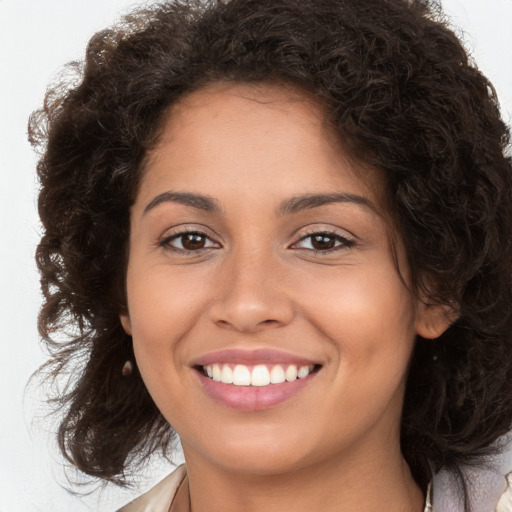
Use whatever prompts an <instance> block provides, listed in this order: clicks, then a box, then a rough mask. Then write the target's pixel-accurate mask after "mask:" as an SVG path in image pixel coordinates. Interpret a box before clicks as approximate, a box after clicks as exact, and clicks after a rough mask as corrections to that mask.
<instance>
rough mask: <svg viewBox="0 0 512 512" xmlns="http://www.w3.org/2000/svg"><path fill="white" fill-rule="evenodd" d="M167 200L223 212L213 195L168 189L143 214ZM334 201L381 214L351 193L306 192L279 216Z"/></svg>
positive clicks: (282, 206) (284, 205)
mask: <svg viewBox="0 0 512 512" xmlns="http://www.w3.org/2000/svg"><path fill="white" fill-rule="evenodd" d="M167 202H171V203H178V204H182V205H184V206H190V207H192V208H195V209H197V210H203V211H206V212H211V213H222V208H221V207H220V205H219V202H218V201H217V200H216V199H214V198H213V197H210V196H205V195H203V194H195V193H192V192H171V191H168V192H163V193H162V194H158V195H157V196H155V197H154V198H153V199H152V200H151V201H150V202H149V203H148V204H147V206H146V207H145V208H144V212H143V215H145V214H146V213H147V212H148V211H150V210H152V209H153V208H156V207H157V206H158V205H160V204H162V203H167ZM333 203H352V204H356V205H359V206H363V207H364V208H367V209H369V210H371V211H372V212H374V213H376V214H377V215H379V216H380V215H381V214H380V212H379V210H378V208H377V207H376V206H375V205H374V204H373V203H372V202H371V201H370V200H369V199H368V198H366V197H364V196H359V195H357V194H349V193H333V194H304V195H300V196H294V197H291V198H290V199H286V200H285V201H283V202H282V203H281V204H280V205H279V207H278V209H277V214H278V215H279V216H283V215H292V214H294V213H298V212H300V211H303V210H310V209H313V208H318V207H320V206H325V205H329V204H333Z"/></svg>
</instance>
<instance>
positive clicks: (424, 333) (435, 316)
mask: <svg viewBox="0 0 512 512" xmlns="http://www.w3.org/2000/svg"><path fill="white" fill-rule="evenodd" d="M457 318H459V313H458V311H457V309H456V308H455V307H454V306H452V305H451V304H429V303H428V302H424V301H422V300H420V301H419V306H418V310H417V314H416V334H418V335H419V336H421V337H422V338H426V339H431V340H433V339H435V338H439V336H441V334H443V333H444V332H445V331H446V330H447V329H448V327H450V325H452V324H453V323H454V322H455V321H456V320H457Z"/></svg>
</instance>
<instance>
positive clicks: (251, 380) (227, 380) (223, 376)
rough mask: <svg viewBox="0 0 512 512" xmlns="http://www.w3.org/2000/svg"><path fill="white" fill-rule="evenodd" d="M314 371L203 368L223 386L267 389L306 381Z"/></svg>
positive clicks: (229, 366)
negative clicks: (271, 386) (298, 380)
mask: <svg viewBox="0 0 512 512" xmlns="http://www.w3.org/2000/svg"><path fill="white" fill-rule="evenodd" d="M314 369H315V365H302V366H299V365H296V364H287V365H286V364H284V365H283V364H274V365H267V364H257V365H251V366H248V365H244V364H235V365H233V364H209V365H206V366H203V373H204V374H205V375H206V376H208V377H209V378H210V379H212V380H214V381H216V382H221V383H223V384H232V385H233V386H255V387H265V386H270V385H273V384H282V383H283V382H293V381H295V380H297V379H305V378H306V377H307V376H308V375H309V374H310V373H311V372H312V371H313V370H314Z"/></svg>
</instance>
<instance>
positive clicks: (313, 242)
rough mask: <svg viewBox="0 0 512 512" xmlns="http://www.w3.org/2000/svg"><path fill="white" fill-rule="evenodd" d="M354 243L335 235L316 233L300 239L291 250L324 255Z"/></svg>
mask: <svg viewBox="0 0 512 512" xmlns="http://www.w3.org/2000/svg"><path fill="white" fill-rule="evenodd" d="M354 243H355V242H354V241H353V240H350V239H349V238H347V237H344V236H341V235H339V234H337V233H331V232H317V233H311V234H309V235H306V236H304V237H302V238H301V239H300V240H299V241H298V242H297V243H296V244H294V245H293V248H294V249H307V250H310V251H315V252H323V253H326V252H331V251H335V250H338V249H342V248H346V247H352V246H353V245H354Z"/></svg>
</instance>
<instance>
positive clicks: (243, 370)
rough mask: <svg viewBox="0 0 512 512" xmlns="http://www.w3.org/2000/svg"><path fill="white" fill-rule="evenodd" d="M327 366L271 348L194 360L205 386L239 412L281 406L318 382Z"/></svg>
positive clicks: (212, 396)
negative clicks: (318, 376)
mask: <svg viewBox="0 0 512 512" xmlns="http://www.w3.org/2000/svg"><path fill="white" fill-rule="evenodd" d="M322 368H323V365H322V364H319V363H317V362H315V361H312V360H310V359H306V358H303V357H301V356H297V355H294V354H288V353H286V352H280V351H277V350H271V349H260V350H251V351H246V350H236V349H229V350H223V351H218V352H215V353H210V354H208V355H205V356H202V357H201V358H199V359H198V360H196V361H194V363H193V365H192V369H193V370H194V371H195V374H196V375H197V378H198V380H199V383H200V385H201V388H202V389H203V391H205V392H206V395H207V396H208V397H209V398H210V399H213V400H214V402H216V403H217V404H219V405H221V406H223V407H228V408H230V409H232V410H233V409H234V410H238V411H252V412H255V411H262V410H267V409H271V408H274V407H277V406H279V405H281V404H283V403H284V402H287V401H289V400H290V399H291V398H292V397H294V396H295V395H297V394H300V393H301V392H302V390H304V389H306V388H308V387H310V386H311V385H312V383H313V382H314V381H316V375H317V374H318V373H319V372H320V371H321V369H322Z"/></svg>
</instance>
